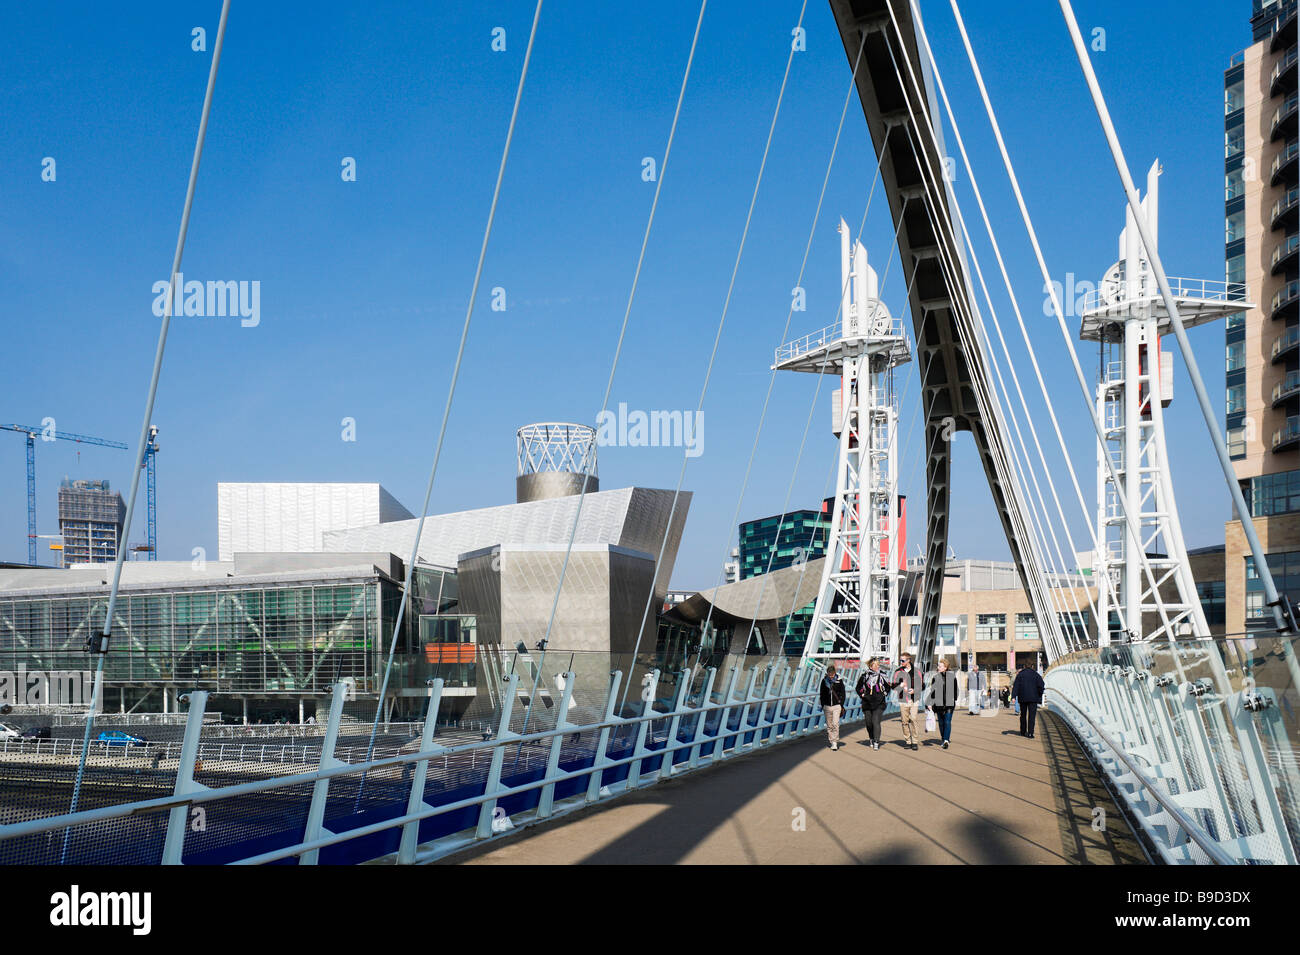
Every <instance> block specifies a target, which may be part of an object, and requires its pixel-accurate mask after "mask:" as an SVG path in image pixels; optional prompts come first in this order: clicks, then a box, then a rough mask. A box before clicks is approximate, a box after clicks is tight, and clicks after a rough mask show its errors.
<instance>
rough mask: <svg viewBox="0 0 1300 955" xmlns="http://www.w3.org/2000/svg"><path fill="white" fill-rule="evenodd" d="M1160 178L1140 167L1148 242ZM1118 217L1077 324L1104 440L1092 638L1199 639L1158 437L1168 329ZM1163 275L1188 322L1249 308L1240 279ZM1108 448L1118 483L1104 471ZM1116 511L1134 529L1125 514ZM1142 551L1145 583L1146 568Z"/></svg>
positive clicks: (1200, 615) (1168, 359) (1141, 257)
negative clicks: (1089, 351)
mask: <svg viewBox="0 0 1300 955" xmlns="http://www.w3.org/2000/svg"><path fill="white" fill-rule="evenodd" d="M1159 177H1160V163H1159V161H1157V162H1155V163H1154V164H1153V165H1152V166H1151V169H1150V171H1149V172H1148V173H1147V194H1146V197H1145V198H1143V199H1142V203H1141V209H1142V214H1143V216H1144V218H1145V220H1146V225H1147V227H1148V229H1149V231H1150V234H1151V236H1152V237H1153V240H1154V239H1155V238H1156V236H1157V220H1158V218H1159ZM1126 220H1127V221H1126V224H1125V227H1124V229H1123V231H1121V232H1120V236H1119V261H1118V262H1116V263H1115V264H1114V265H1112V266H1111V267H1110V269H1109V270H1108V271H1107V272H1106V275H1105V276H1104V277H1103V278H1102V280H1101V282H1100V284H1099V286H1098V288H1097V289H1096V290H1095V291H1094V292H1091V293H1089V294H1088V295H1086V296H1085V297H1084V299H1083V309H1082V316H1081V318H1082V324H1081V327H1080V330H1079V335H1080V337H1081V338H1082V339H1084V340H1088V341H1097V342H1100V344H1101V361H1100V369H1099V374H1098V379H1099V380H1098V384H1097V392H1096V403H1097V413H1098V415H1099V416H1100V418H1101V421H1102V427H1103V432H1104V434H1105V441H1104V442H1099V443H1098V447H1097V541H1098V552H1097V553H1096V554H1095V555H1094V568H1095V571H1096V574H1097V578H1098V580H1099V581H1104V580H1106V579H1107V578H1108V579H1109V580H1110V583H1111V587H1109V588H1108V587H1106V586H1105V585H1104V584H1103V585H1102V586H1100V587H1099V591H1098V604H1097V617H1098V620H1097V636H1098V641H1099V642H1100V643H1101V644H1102V645H1103V646H1105V645H1107V644H1109V643H1110V642H1111V640H1112V638H1118V640H1119V641H1120V642H1130V641H1137V640H1146V639H1155V638H1166V639H1178V638H1179V637H1180V636H1197V637H1204V636H1208V635H1209V632H1210V631H1209V626H1208V625H1207V623H1206V620H1205V613H1204V611H1203V610H1202V608H1201V602H1200V599H1199V598H1198V597H1197V594H1196V584H1195V581H1194V580H1193V579H1192V572H1191V566H1190V564H1189V563H1188V559H1187V548H1186V546H1185V545H1184V543H1183V532H1182V527H1181V524H1180V523H1179V519H1178V507H1177V505H1176V503H1175V501H1174V490H1173V484H1172V482H1171V480H1170V474H1169V455H1168V453H1167V451H1166V445H1165V425H1164V408H1165V407H1166V406H1167V405H1168V404H1169V403H1170V401H1171V400H1172V399H1173V364H1172V361H1173V354H1172V353H1171V352H1168V351H1165V352H1162V351H1161V349H1160V336H1161V335H1163V334H1165V333H1166V332H1167V331H1169V328H1170V326H1169V311H1168V308H1167V307H1166V305H1165V302H1164V299H1163V298H1162V296H1161V294H1160V289H1159V287H1158V285H1157V283H1156V278H1155V273H1154V271H1153V270H1152V268H1151V263H1150V260H1149V258H1148V256H1147V253H1146V250H1145V248H1144V247H1143V244H1142V238H1141V235H1140V233H1139V231H1138V229H1137V226H1136V224H1135V222H1134V221H1133V212H1132V210H1131V209H1129V210H1127V212H1126ZM1170 283H1171V285H1172V287H1173V291H1174V295H1175V297H1176V300H1177V305H1178V312H1179V315H1180V316H1181V317H1182V320H1183V324H1184V325H1185V326H1187V327H1191V326H1193V325H1203V324H1205V323H1207V322H1210V321H1214V320H1216V319H1220V318H1225V317H1226V316H1228V315H1232V314H1235V313H1237V312H1242V311H1245V310H1246V309H1249V308H1251V307H1252V306H1251V304H1250V302H1249V301H1248V300H1247V294H1246V286H1245V285H1244V284H1241V283H1235V282H1220V281H1215V280H1201V279H1196V280H1189V279H1170ZM1107 454H1109V455H1110V458H1111V461H1112V463H1113V464H1114V474H1115V475H1116V477H1117V478H1118V479H1117V480H1116V479H1113V478H1112V477H1111V472H1110V470H1109V469H1108V468H1107V467H1106V463H1105V462H1106V459H1105V455H1107ZM1121 502H1122V503H1121ZM1125 510H1127V512H1128V514H1129V515H1130V516H1131V518H1132V521H1133V525H1134V527H1130V526H1129V524H1128V521H1126V520H1125V516H1124V514H1125ZM1143 554H1146V558H1147V564H1148V565H1149V566H1150V568H1151V577H1152V578H1154V581H1155V586H1154V587H1153V586H1152V582H1151V579H1148V578H1147V577H1146V575H1145V572H1144V568H1143V566H1142V555H1143ZM1162 590H1163V591H1164V593H1162V592H1161V591H1162ZM1112 594H1113V595H1114V596H1112ZM1116 598H1117V599H1116ZM1116 604H1117V605H1116Z"/></svg>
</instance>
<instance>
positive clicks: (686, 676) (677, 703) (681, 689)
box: [659, 667, 691, 779]
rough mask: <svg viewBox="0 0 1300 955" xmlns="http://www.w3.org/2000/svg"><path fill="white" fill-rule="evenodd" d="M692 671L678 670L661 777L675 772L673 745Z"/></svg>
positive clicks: (684, 707)
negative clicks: (675, 693)
mask: <svg viewBox="0 0 1300 955" xmlns="http://www.w3.org/2000/svg"><path fill="white" fill-rule="evenodd" d="M690 672H691V671H690V670H687V669H685V668H684V667H683V668H682V669H681V670H679V671H678V673H679V675H678V677H677V695H676V697H674V699H673V718H672V719H671V720H670V721H669V722H668V738H667V739H666V740H665V741H664V759H663V762H661V763H660V764H659V778H660V779H665V778H667V777H668V776H671V775H672V774H673V757H674V756H675V755H676V751H675V750H673V749H672V747H673V746H675V745H676V743H677V728H678V727H679V726H680V725H681V722H682V711H683V710H685V709H686V693H687V691H689V690H690V688H691V683H690Z"/></svg>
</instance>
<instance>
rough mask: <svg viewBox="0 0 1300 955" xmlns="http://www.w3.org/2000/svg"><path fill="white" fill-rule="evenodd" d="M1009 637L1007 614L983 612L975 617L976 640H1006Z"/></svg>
mask: <svg viewBox="0 0 1300 955" xmlns="http://www.w3.org/2000/svg"><path fill="white" fill-rule="evenodd" d="M1006 638H1007V615H1006V614H1004V613H981V614H978V615H977V616H976V618H975V639H976V640H1005V639H1006Z"/></svg>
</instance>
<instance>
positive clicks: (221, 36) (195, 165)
mask: <svg viewBox="0 0 1300 955" xmlns="http://www.w3.org/2000/svg"><path fill="white" fill-rule="evenodd" d="M229 15H230V0H222V4H221V18H220V20H218V21H217V38H216V42H215V43H214V44H213V47H212V65H211V66H210V67H209V68H208V85H207V88H206V90H205V91H204V93H203V109H202V112H201V114H200V117H199V132H198V137H197V139H196V140H195V143H194V158H193V159H192V160H191V161H190V177H189V182H188V184H187V185H186V187H185V208H184V211H183V212H182V213H181V225H180V230H179V232H178V234H177V236H176V250H175V252H174V253H173V254H172V270H171V277H170V279H169V280H168V283H167V300H166V302H165V303H164V305H163V315H162V325H161V327H160V328H159V330H158V346H157V348H156V349H155V351H154V357H153V371H152V372H151V374H150V377H149V393H148V396H147V397H146V398H145V403H144V421H143V422H142V423H141V425H140V440H139V442H138V443H137V445H136V455H135V467H134V468H133V469H132V471H131V490H130V492H129V493H128V495H127V504H126V514H125V516H124V518H123V522H122V541H121V543H120V545H119V546H118V548H117V556H116V559H115V560H114V561H113V583H112V585H111V586H110V588H109V591H108V606H107V607H106V608H105V610H104V630H103V643H102V645H100V646H98V647H96V650H98V651H99V652H98V653H97V656H98V657H99V659H98V661H97V663H96V665H95V683H94V687H93V688H92V689H91V695H90V708H89V709H88V710H86V730H85V733H84V735H83V736H82V741H81V756H80V758H79V759H78V761H77V776H76V780H75V781H74V783H73V786H72V804H71V808H70V809H69V810H68V811H69V812H70V813H73V812H76V811H77V801H78V799H79V798H80V796H81V782H82V779H83V778H84V776H85V772H86V755H87V753H88V752H89V751H90V731H91V727H92V726H93V725H94V719H95V711H96V709H98V707H99V698H100V693H101V692H102V689H103V685H104V659H105V657H106V656H107V653H108V641H109V637H110V635H111V634H112V631H113V611H114V609H115V608H116V606H117V595H118V592H119V590H120V589H121V585H122V565H123V564H124V563H125V561H126V550H127V549H126V546H125V542H126V535H127V532H128V531H129V530H130V529H131V519H132V517H133V516H134V515H135V499H136V494H137V493H138V491H139V489H140V471H141V469H142V468H143V467H144V456H145V450H146V448H147V447H148V444H149V425H150V424H151V423H152V422H153V408H154V400H155V399H156V398H157V395H158V379H159V377H160V376H161V374H162V361H163V352H164V351H165V350H166V348H167V331H168V329H169V328H170V327H171V319H172V304H173V302H174V301H175V298H176V295H175V292H176V273H177V272H179V271H180V267H181V258H182V256H183V255H184V253H185V237H186V235H187V234H188V232H189V227H190V211H191V209H192V208H193V207H194V190H195V187H196V185H197V183H198V178H199V160H200V159H201V158H202V157H203V142H204V140H205V139H206V137H207V132H208V117H209V115H211V112H212V93H213V90H214V89H215V88H216V84H217V67H218V66H219V65H220V64H221V47H222V43H223V41H224V40H225V36H226V20H227V18H228V17H229ZM92 639H94V637H93V636H92ZM70 834H71V830H68V829H65V830H64V832H63V849H62V852H61V854H60V858H59V861H60V862H64V861H66V859H67V853H68V840H69V836H70Z"/></svg>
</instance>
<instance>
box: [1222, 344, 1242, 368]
mask: <svg viewBox="0 0 1300 955" xmlns="http://www.w3.org/2000/svg"><path fill="white" fill-rule="evenodd" d="M1245 367H1246V343H1245V342H1233V343H1232V344H1231V345H1229V346H1228V349H1227V370H1228V371H1237V370H1238V369H1240V368H1245Z"/></svg>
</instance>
